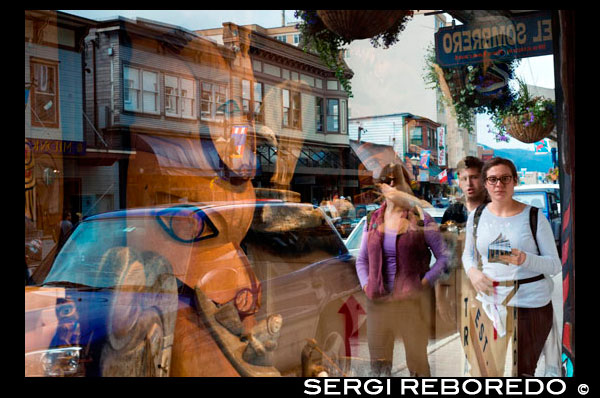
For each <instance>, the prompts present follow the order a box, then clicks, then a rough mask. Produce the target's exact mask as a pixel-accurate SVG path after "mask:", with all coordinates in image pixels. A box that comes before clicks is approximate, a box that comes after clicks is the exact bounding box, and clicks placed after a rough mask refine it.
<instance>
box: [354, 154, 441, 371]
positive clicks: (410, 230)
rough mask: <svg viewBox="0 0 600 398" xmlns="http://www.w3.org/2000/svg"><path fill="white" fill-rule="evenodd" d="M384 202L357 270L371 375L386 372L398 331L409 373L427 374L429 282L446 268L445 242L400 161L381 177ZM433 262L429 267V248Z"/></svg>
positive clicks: (367, 233) (370, 221) (375, 215)
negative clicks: (364, 304)
mask: <svg viewBox="0 0 600 398" xmlns="http://www.w3.org/2000/svg"><path fill="white" fill-rule="evenodd" d="M378 182H379V184H378V185H379V186H380V188H381V191H382V193H383V197H384V199H385V200H384V203H383V205H382V206H381V207H380V208H379V209H377V210H375V211H374V212H373V213H372V214H371V215H370V216H369V217H368V221H367V223H366V224H367V225H366V226H365V231H364V233H363V238H362V242H361V248H360V252H359V255H358V258H357V261H356V270H357V273H358V278H359V280H360V283H361V286H362V287H363V289H364V291H365V293H366V295H367V297H368V302H367V338H368V345H369V354H370V357H371V369H372V371H373V373H374V375H375V376H390V375H391V370H392V360H393V353H394V342H395V339H396V338H398V337H401V338H402V340H403V342H404V348H405V351H406V363H407V366H408V369H409V371H410V374H411V375H412V376H430V375H431V372H430V368H429V361H428V358H427V343H428V340H429V336H430V328H431V317H432V315H433V314H432V311H431V296H432V289H431V288H432V286H433V285H434V284H435V282H436V280H437V279H438V277H439V275H440V274H441V273H442V272H443V271H444V270H445V268H446V248H445V245H444V241H443V239H442V236H441V234H440V232H439V228H438V225H437V223H436V222H435V220H434V219H433V218H432V217H431V216H430V215H429V214H427V213H426V212H424V211H423V210H422V208H421V207H420V206H422V205H423V202H422V201H421V200H419V199H418V198H416V197H415V196H414V195H413V194H412V190H411V189H410V185H409V181H408V173H406V171H405V169H404V168H403V166H402V165H400V164H396V165H388V166H385V167H384V168H383V170H382V172H381V177H380V178H379V181H378ZM430 249H431V250H432V251H433V253H434V255H435V257H436V262H435V264H434V265H433V267H432V268H431V269H430V259H431V253H430Z"/></svg>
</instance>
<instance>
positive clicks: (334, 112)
mask: <svg viewBox="0 0 600 398" xmlns="http://www.w3.org/2000/svg"><path fill="white" fill-rule="evenodd" d="M339 104H340V101H339V100H338V99H327V131H331V132H338V131H339V129H340V111H339V107H340V106H339Z"/></svg>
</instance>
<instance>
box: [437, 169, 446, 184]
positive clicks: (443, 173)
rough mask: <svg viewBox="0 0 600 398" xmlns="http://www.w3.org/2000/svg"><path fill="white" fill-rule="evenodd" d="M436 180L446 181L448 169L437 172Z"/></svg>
mask: <svg viewBox="0 0 600 398" xmlns="http://www.w3.org/2000/svg"><path fill="white" fill-rule="evenodd" d="M437 178H438V180H440V182H446V183H447V182H448V171H447V169H444V170H442V172H441V173H440V174H438V176H437Z"/></svg>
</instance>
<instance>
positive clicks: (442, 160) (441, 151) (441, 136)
mask: <svg viewBox="0 0 600 398" xmlns="http://www.w3.org/2000/svg"><path fill="white" fill-rule="evenodd" d="M437 136H438V161H437V164H438V166H445V165H446V128H445V127H444V126H441V127H438V128H437Z"/></svg>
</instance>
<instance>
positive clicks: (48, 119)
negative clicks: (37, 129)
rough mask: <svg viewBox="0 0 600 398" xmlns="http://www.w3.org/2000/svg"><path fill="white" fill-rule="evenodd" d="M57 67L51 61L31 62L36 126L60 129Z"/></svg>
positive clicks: (32, 102) (32, 109)
mask: <svg viewBox="0 0 600 398" xmlns="http://www.w3.org/2000/svg"><path fill="white" fill-rule="evenodd" d="M57 66H58V65H57V64H56V63H55V62H51V61H45V60H44V61H42V60H38V59H35V60H34V59H32V60H31V73H32V75H33V85H32V86H33V87H32V96H31V105H32V107H31V112H32V118H31V123H32V124H33V125H34V126H42V127H44V126H45V127H58V125H59V123H58V72H57Z"/></svg>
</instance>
